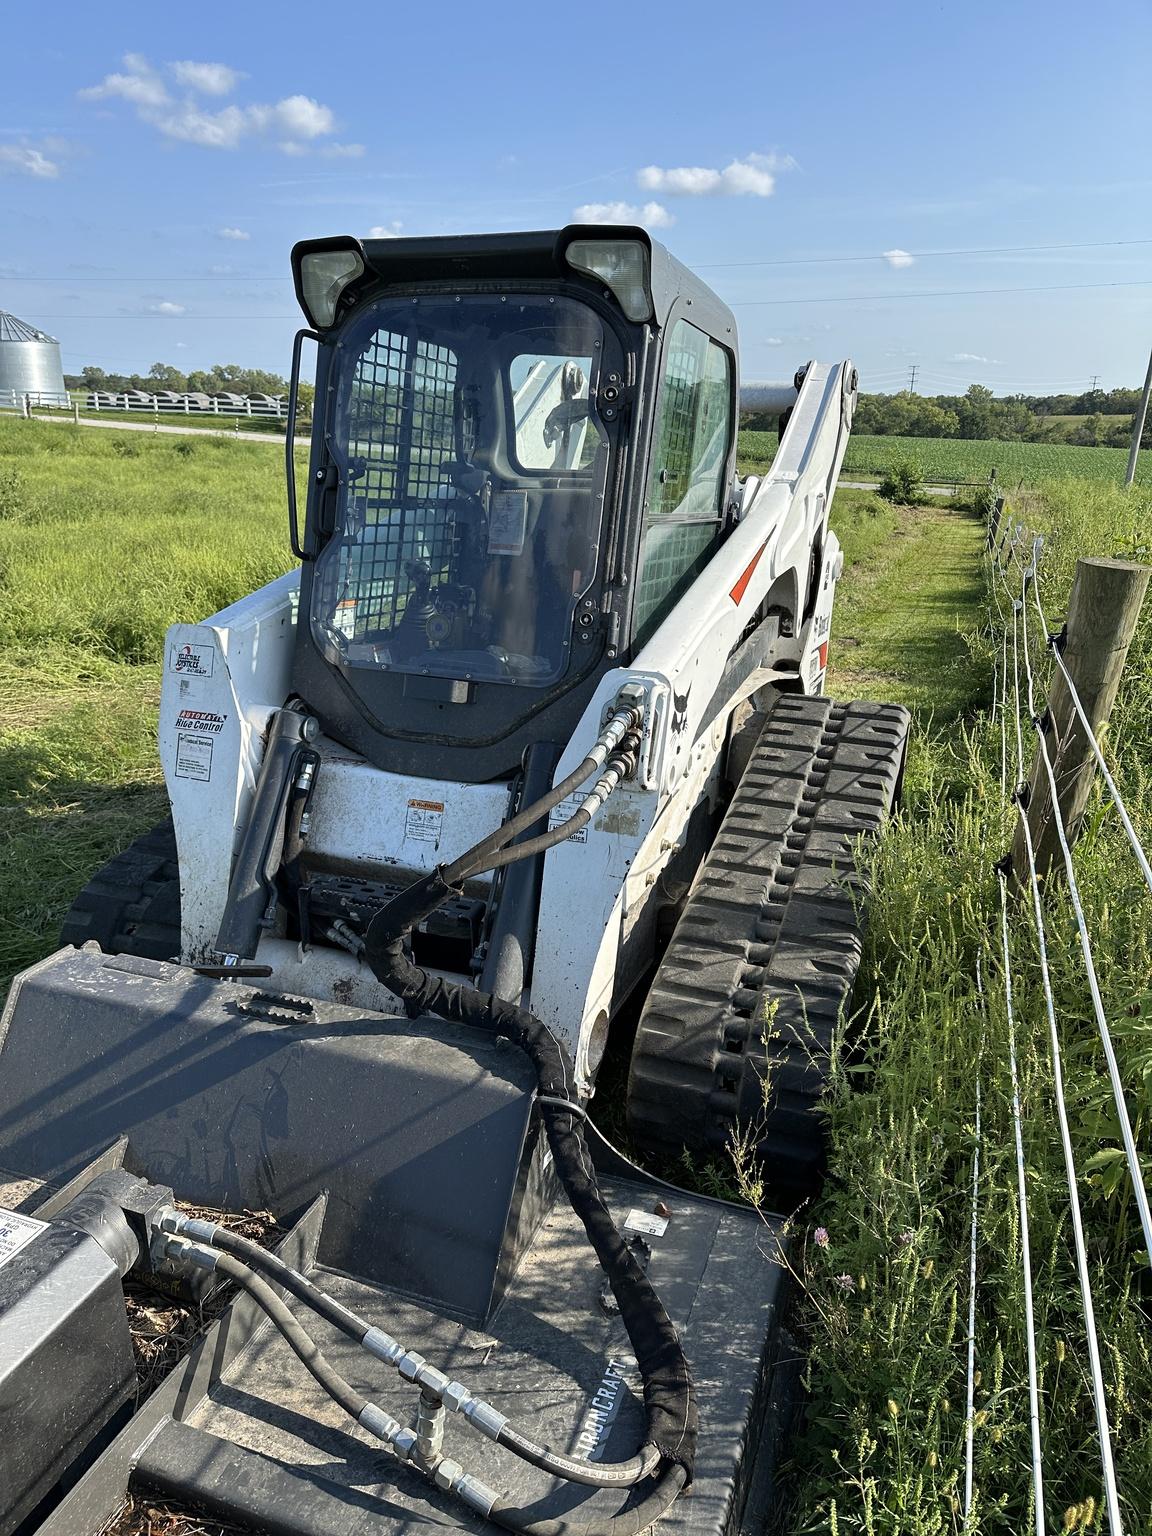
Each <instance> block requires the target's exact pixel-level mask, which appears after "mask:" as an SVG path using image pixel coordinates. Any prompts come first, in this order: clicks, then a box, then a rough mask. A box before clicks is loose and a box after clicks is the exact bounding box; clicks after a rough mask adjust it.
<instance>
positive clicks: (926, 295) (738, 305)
mask: <svg viewBox="0 0 1152 1536" xmlns="http://www.w3.org/2000/svg"><path fill="white" fill-rule="evenodd" d="M1090 288H1152V278H1150V279H1148V280H1140V281H1133V282H1128V283H1056V284H1053V285H1051V286H1045V287H1031V288H950V289H934V290H925V291H923V292H920V293H849V294H827V295H825V296H823V297H821V298H802V299H737V300H736V301H735V302H734V303H733V304H732V305H731V306H730V307H731V308H733V309H760V308H766V307H770V306H775V307H779V306H781V305H788V304H869V303H873V302H879V303H885V302H887V301H889V300H893V299H955V298H962V297H966V296H972V295H980V294H1002V293H1075V292H1081V291H1083V290H1085V289H1090ZM299 318H300V317H299V315H236V314H233V315H75V314H65V315H46V314H42V313H40V312H35V313H33V314H31V315H30V316H29V319H32V320H52V321H56V320H115V321H117V322H120V321H122V320H154V321H162V322H163V323H164V324H170V323H171V322H173V321H181V320H250V321H266V320H277V321H281V320H299Z"/></svg>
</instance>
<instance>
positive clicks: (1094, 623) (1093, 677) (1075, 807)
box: [1012, 560, 1152, 885]
mask: <svg viewBox="0 0 1152 1536" xmlns="http://www.w3.org/2000/svg"><path fill="white" fill-rule="evenodd" d="M1149 576H1152V570H1150V569H1149V567H1148V566H1146V565H1136V564H1133V563H1131V562H1130V561H1127V560H1078V561H1077V562H1076V579H1075V580H1074V582H1073V583H1072V596H1071V598H1070V599H1069V602H1068V621H1067V625H1066V631H1067V632H1066V638H1065V640H1064V643H1063V648H1062V651H1061V655H1062V658H1063V661H1064V665H1065V666H1066V667H1067V668H1068V672H1069V675H1070V677H1071V679H1072V682H1073V684H1074V685H1075V688H1076V692H1077V693H1078V695H1079V697H1080V703H1081V705H1082V706H1083V709H1084V713H1085V715H1087V717H1088V719H1089V721H1090V722H1091V724H1092V730H1093V733H1094V734H1095V735H1096V736H1099V734H1100V728H1101V726H1104V725H1106V724H1107V722H1108V717H1109V715H1110V714H1111V713H1112V705H1113V702H1114V701H1115V698H1116V692H1117V690H1118V688H1119V687H1120V677H1121V674H1122V673H1123V671H1124V662H1125V660H1126V658H1127V655H1128V647H1129V645H1130V644H1131V641H1132V635H1133V633H1134V631H1135V629H1136V621H1137V620H1138V618H1139V617H1140V606H1141V604H1142V603H1143V601H1144V593H1145V591H1146V590H1147V587H1148V578H1149ZM1030 600H1031V594H1028V597H1027V598H1026V601H1030ZM1044 740H1045V742H1046V743H1047V746H1048V755H1049V757H1050V758H1051V760H1052V767H1053V770H1054V773H1055V778H1056V787H1057V790H1058V792H1059V815H1060V818H1061V820H1062V821H1063V823H1064V826H1065V828H1066V830H1067V834H1068V842H1069V844H1071V843H1072V842H1074V841H1075V838H1076V835H1077V833H1078V831H1079V829H1080V820H1081V818H1082V816H1083V815H1084V809H1085V806H1086V805H1087V803H1088V796H1089V794H1090V793H1091V789H1092V781H1093V779H1094V777H1095V773H1096V760H1095V758H1094V756H1093V755H1092V746H1091V743H1090V741H1089V739H1088V735H1087V733H1086V731H1085V730H1084V727H1083V725H1082V723H1081V721H1080V717H1079V716H1078V715H1077V713H1076V710H1075V708H1074V706H1073V703H1072V695H1071V693H1070V691H1069V686H1068V683H1067V682H1066V681H1065V679H1064V674H1063V673H1062V672H1061V671H1060V669H1059V668H1058V667H1057V668H1055V669H1054V670H1053V673H1052V683H1051V686H1050V688H1049V692H1048V712H1047V715H1046V716H1045V720H1044ZM1027 816H1028V827H1029V830H1030V831H1031V833H1032V844H1033V847H1034V849H1035V853H1036V869H1037V872H1038V873H1039V874H1041V875H1045V874H1047V873H1048V871H1049V870H1050V868H1051V867H1052V864H1053V861H1054V860H1062V858H1063V855H1062V854H1061V852H1060V842H1059V838H1058V836H1057V831H1056V819H1055V815H1054V814H1053V806H1052V786H1051V784H1050V782H1049V779H1048V772H1047V769H1046V768H1045V766H1044V758H1043V754H1042V753H1041V752H1039V751H1037V754H1036V761H1035V762H1034V763H1033V765H1032V775H1031V778H1030V779H1029V782H1028V808H1027ZM1012 870H1013V874H1014V876H1015V878H1016V880H1017V881H1018V882H1019V883H1020V884H1022V885H1023V884H1025V883H1026V882H1027V880H1028V879H1029V871H1028V850H1027V845H1026V843H1025V840H1024V832H1023V828H1022V827H1020V826H1017V828H1016V836H1015V838H1014V839H1013V843H1012Z"/></svg>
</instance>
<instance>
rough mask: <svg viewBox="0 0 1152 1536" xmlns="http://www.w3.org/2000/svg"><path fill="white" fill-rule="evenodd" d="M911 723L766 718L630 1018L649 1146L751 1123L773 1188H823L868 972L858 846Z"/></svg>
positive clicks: (808, 714)
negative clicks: (828, 1142) (838, 1043)
mask: <svg viewBox="0 0 1152 1536" xmlns="http://www.w3.org/2000/svg"><path fill="white" fill-rule="evenodd" d="M908 726H909V717H908V712H907V710H905V709H902V708H900V707H899V706H897V705H892V704H873V703H865V702H859V703H849V704H842V703H835V702H833V701H832V700H831V699H825V698H801V697H799V696H794V695H785V696H784V697H782V698H781V699H780V700H779V701H778V702H777V704H776V705H775V706H774V707H773V710H772V712H771V714H770V715H769V716H768V719H767V721H766V723H765V725H764V729H763V731H762V732H761V735H760V738H759V740H758V742H757V744H756V746H755V748H754V749H753V752H752V755H751V758H750V760H749V763H748V767H747V770H746V772H745V774H744V777H743V778H742V779H741V781H740V784H739V787H738V788H737V790H736V793H735V795H734V796H733V798H732V803H731V805H730V806H729V808H728V812H727V815H726V816H725V818H724V823H723V825H722V827H721V829H720V832H719V834H718V836H717V838H716V841H715V843H714V844H713V846H712V849H711V851H710V852H709V854H708V858H707V859H706V860H705V863H704V865H703V867H702V869H701V871H700V874H699V876H698V878H697V880H696V883H695V885H694V886H693V888H692V892H691V894H690V896H689V898H688V903H687V906H686V907H685V910H684V912H683V914H682V916H681V918H680V921H679V923H678V924H677V927H676V932H675V934H674V936H673V938H672V942H671V944H670V945H669V947H668V950H667V952H666V954H665V956H664V959H663V961H662V962H661V964H660V968H659V970H658V971H657V974H656V979H655V982H654V984H653V986H652V989H651V991H650V992H649V995H648V999H647V1002H646V1003H645V1006H644V1012H643V1014H642V1016H641V1019H640V1025H639V1028H638V1030H637V1033H636V1044H635V1048H634V1053H633V1058H632V1071H631V1078H630V1082H629V1091H628V1118H629V1125H630V1128H631V1131H632V1134H633V1135H634V1136H635V1138H636V1139H637V1141H638V1142H640V1143H641V1144H642V1145H644V1146H647V1147H650V1148H654V1149H658V1150H660V1151H677V1152H678V1151H679V1150H680V1149H682V1148H685V1147H686V1148H688V1149H689V1150H690V1151H691V1152H693V1153H696V1154H700V1155H704V1156H716V1155H717V1154H718V1153H721V1154H722V1153H724V1152H725V1150H726V1149H727V1148H728V1147H729V1146H730V1145H731V1141H732V1138H733V1135H734V1134H736V1133H737V1132H738V1131H743V1130H746V1131H747V1132H748V1133H749V1134H751V1135H752V1136H753V1137H754V1139H755V1143H756V1146H757V1150H758V1153H759V1155H760V1158H761V1160H762V1161H763V1163H764V1166H765V1171H766V1172H767V1173H768V1175H769V1177H770V1178H771V1179H772V1180H773V1182H774V1183H777V1184H779V1185H781V1186H785V1187H801V1188H802V1187H808V1186H810V1185H811V1184H812V1183H813V1182H814V1181H815V1180H816V1179H818V1177H819V1173H820V1170H821V1167H822V1159H823V1132H822V1127H821V1120H820V1115H819V1112H818V1108H817V1106H818V1102H819V1099H820V1096H821V1094H822V1092H823V1089H824V1086H825V1083H826V1081H827V1076H828V1069H829V1061H830V1051H831V1048H832V1043H833V1040H834V1037H835V1033H836V1025H837V1020H838V1017H839V1014H840V1010H841V1008H842V1006H843V1004H844V1002H845V1001H846V999H847V997H848V994H849V992H850V991H851V988H852V984H853V982H854V981H855V979H856V972H857V970H858V968H859V964H860V954H861V939H860V929H861V907H862V902H863V899H864V898H865V897H866V895H867V879H866V875H865V873H864V871H863V869H862V867H861V864H862V862H863V863H866V859H865V860H863V861H862V860H861V846H862V844H861V840H862V839H870V838H872V837H874V836H875V835H876V833H877V832H878V830H879V829H880V827H881V825H882V824H883V822H884V820H885V818H886V817H887V815H888V814H889V812H890V811H891V809H892V805H893V802H894V800H895V798H896V795H897V791H898V788H899V783H900V775H901V770H902V767H903V762H904V752H905V747H906V744H907V739H908Z"/></svg>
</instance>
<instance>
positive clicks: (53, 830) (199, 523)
mask: <svg viewBox="0 0 1152 1536" xmlns="http://www.w3.org/2000/svg"><path fill="white" fill-rule="evenodd" d="M285 518H286V513H285V507H284V495H283V490H282V473H281V469H280V462H279V456H278V455H276V454H274V453H270V454H267V455H265V454H263V453H260V452H258V451H257V450H255V449H253V448H252V447H251V446H250V445H246V444H234V443H231V442H229V441H228V440H227V439H222V438H209V437H205V438H190V437H156V438H149V437H147V436H146V435H145V434H142V433H141V434H137V433H132V432H124V433H117V432H97V431H93V430H90V429H88V428H85V427H72V426H62V425H58V424H51V425H45V424H42V423H37V422H34V421H33V422H26V421H19V420H3V419H0V986H3V985H4V982H5V979H6V977H7V976H8V975H10V974H11V973H12V972H13V971H15V970H17V969H19V968H20V967H21V966H23V965H27V964H28V963H30V962H31V961H33V960H36V959H39V958H40V956H42V955H43V954H45V953H46V952H47V951H48V950H50V949H51V948H52V947H53V945H54V944H55V942H56V935H57V934H58V932H59V927H60V920H61V918H62V917H63V915H64V913H65V911H66V910H67V908H68V906H69V905H70V903H71V901H72V899H73V897H74V896H75V894H76V892H77V891H78V890H79V889H80V887H81V886H82V885H83V884H84V883H85V881H86V880H87V879H88V878H89V876H90V875H91V874H92V873H93V871H94V870H96V869H97V868H99V866H100V865H101V864H102V863H103V862H104V861H105V860H106V859H108V858H110V857H111V856H112V855H113V854H114V853H116V852H118V851H119V850H120V849H121V848H122V847H124V846H125V845H126V844H127V843H128V842H130V841H131V839H132V838H133V837H135V836H136V835H137V834H138V833H140V832H142V831H144V830H145V829H146V828H148V827H150V826H152V825H154V824H155V823H156V822H157V821H158V820H160V819H161V818H162V816H163V815H164V812H165V805H166V799H165V795H164V791H163V787H162V782H161V775H160V765H159V761H158V759H157V755H156V743H155V729H156V715H157V709H158V705H159V696H160V656H161V647H162V642H163V637H164V632H165V630H166V628H167V626H168V625H169V624H170V623H172V622H174V621H176V620H193V621H194V620H198V619H201V618H204V617H205V616H206V615H207V614H210V613H213V612H215V611H216V610H217V609H219V608H221V607H223V606H224V605H225V604H227V603H229V602H232V601H234V600H235V599H236V598H237V597H240V596H242V595H243V594H244V593H245V592H248V591H250V590H252V588H254V587H256V586H259V585H261V584H262V583H264V582H266V581H270V580H271V579H272V578H273V577H275V576H278V575H280V574H281V573H282V572H283V571H285V570H286V569H288V567H289V565H290V564H291V555H290V553H289V551H288V548H287V538H286V530H285Z"/></svg>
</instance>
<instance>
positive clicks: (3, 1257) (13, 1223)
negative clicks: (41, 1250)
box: [0, 1210, 48, 1264]
mask: <svg viewBox="0 0 1152 1536" xmlns="http://www.w3.org/2000/svg"><path fill="white" fill-rule="evenodd" d="M47 1225H48V1223H47V1222H46V1221H36V1220H35V1218H34V1217H32V1216H18V1215H17V1214H16V1212H15V1211H5V1210H0V1264H7V1262H8V1260H9V1259H10V1258H11V1257H12V1256H13V1254H17V1253H19V1252H20V1250H21V1248H23V1247H24V1245H25V1243H30V1242H31V1241H32V1239H33V1238H34V1237H35V1236H36V1234H37V1232H43V1231H44V1229H45V1227H47Z"/></svg>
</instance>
